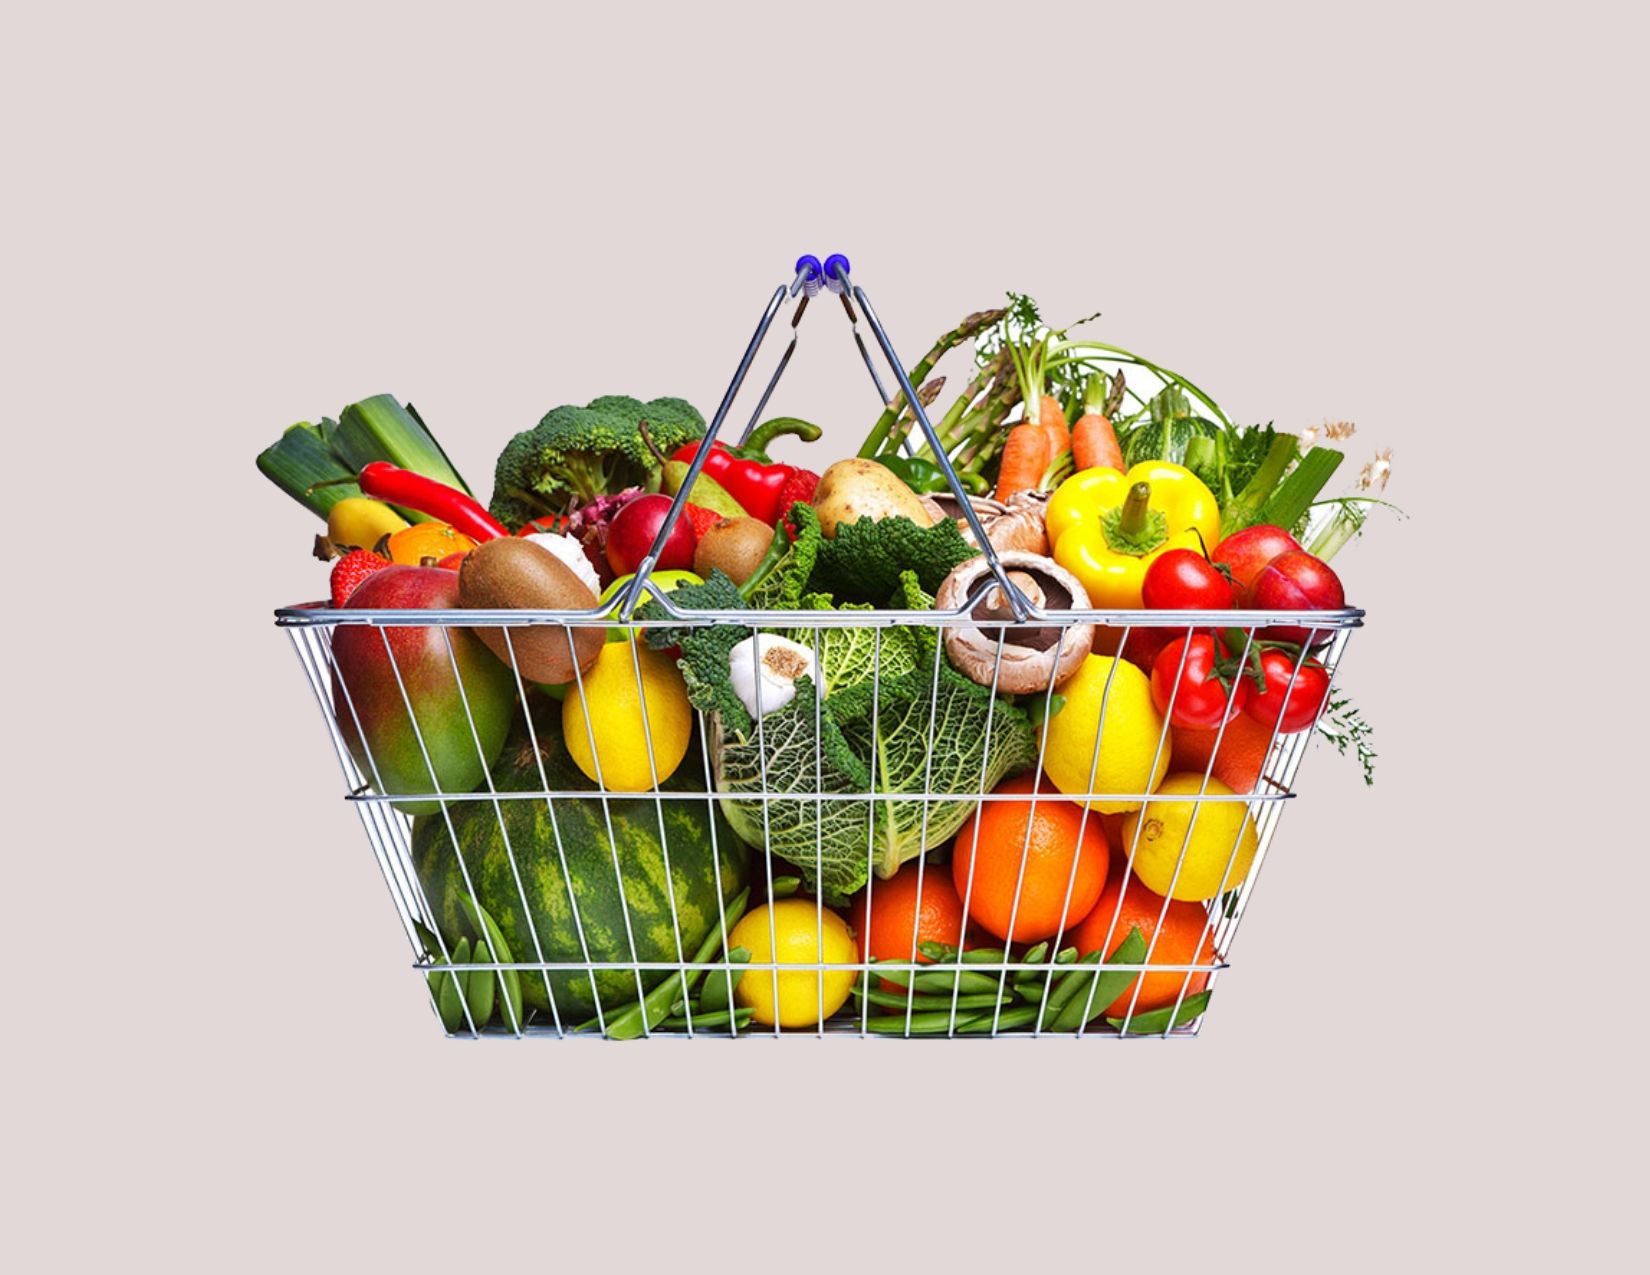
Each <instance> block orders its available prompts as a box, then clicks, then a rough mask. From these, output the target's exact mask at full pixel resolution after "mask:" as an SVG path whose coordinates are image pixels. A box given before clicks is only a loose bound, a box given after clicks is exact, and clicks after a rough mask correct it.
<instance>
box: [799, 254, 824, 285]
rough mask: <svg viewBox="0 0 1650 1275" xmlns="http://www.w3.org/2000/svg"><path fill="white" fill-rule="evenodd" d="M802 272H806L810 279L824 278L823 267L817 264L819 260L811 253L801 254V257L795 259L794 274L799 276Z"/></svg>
mask: <svg viewBox="0 0 1650 1275" xmlns="http://www.w3.org/2000/svg"><path fill="white" fill-rule="evenodd" d="M803 270H806V271H807V272H808V275H807V277H808V278H810V279H823V278H824V277H825V267H824V266H822V265H820V264H819V258H818V257H816V256H814V255H813V254H812V253H803V254H802V256H800V257H798V258H797V259H796V272H797V273H798V274H801V273H802V272H803Z"/></svg>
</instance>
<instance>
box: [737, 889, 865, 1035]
mask: <svg viewBox="0 0 1650 1275" xmlns="http://www.w3.org/2000/svg"><path fill="white" fill-rule="evenodd" d="M770 914H771V915H772V918H773V932H772V935H771V936H770V934H769V930H768V918H769V916H770ZM822 934H823V937H824V940H825V941H824V943H823V945H821V943H820V937H821V935H822ZM728 947H729V948H730V949H731V948H735V947H742V948H744V949H746V950H747V951H748V952H750V954H751V962H752V963H753V964H757V963H761V962H764V961H772V962H775V963H777V964H780V965H813V964H815V963H816V962H820V961H823V962H825V963H826V964H832V965H850V964H853V963H854V962H855V961H858V960H859V946H858V945H857V944H856V943H855V942H854V936H853V934H852V933H850V932H849V930H848V923H847V922H846V921H844V920H843V919H842V918H841V917H840V916H838V915H837V914H836V913H835V912H833V911H831V910H830V909H829V908H827V907H824V906H822V905H818V904H816V903H814V901H813V900H812V899H780V900H778V901H777V902H775V903H770V904H768V905H767V906H766V907H760V908H756V909H754V910H753V911H750V912H747V913H746V914H745V915H744V916H743V917H741V918H740V920H739V924H738V925H736V926H734V927H733V933H731V934H730V935H728ZM856 977H857V975H856V974H855V973H854V971H853V970H825V971H823V973H822V972H821V971H818V970H813V969H808V970H795V971H791V972H788V973H781V974H779V975H778V976H777V978H778V983H779V999H778V1003H777V1005H776V1004H775V1001H774V981H775V975H774V973H773V972H772V971H771V970H754V969H753V970H746V971H745V975H744V977H743V978H741V979H740V980H739V986H738V987H736V988H735V989H734V992H733V997H734V999H735V1000H736V1001H738V1002H739V1004H741V1005H748V1006H750V1008H751V1009H752V1010H754V1011H755V1012H754V1013H753V1014H752V1015H751V1019H752V1021H753V1022H757V1023H761V1024H762V1025H763V1026H764V1027H772V1026H773V1025H774V1024H775V1022H777V1023H778V1024H779V1026H781V1027H812V1026H814V1024H816V1023H820V1022H823V1021H824V1020H825V1019H827V1018H829V1017H830V1016H831V1015H832V1014H834V1013H836V1012H837V1010H839V1009H841V1008H842V1005H843V1002H844V1001H846V1000H847V999H848V992H849V990H850V989H851V988H852V987H853V985H854V979H855V978H856ZM822 979H823V982H821V980H822ZM821 995H823V997H824V1000H823V1003H821V999H820V998H821Z"/></svg>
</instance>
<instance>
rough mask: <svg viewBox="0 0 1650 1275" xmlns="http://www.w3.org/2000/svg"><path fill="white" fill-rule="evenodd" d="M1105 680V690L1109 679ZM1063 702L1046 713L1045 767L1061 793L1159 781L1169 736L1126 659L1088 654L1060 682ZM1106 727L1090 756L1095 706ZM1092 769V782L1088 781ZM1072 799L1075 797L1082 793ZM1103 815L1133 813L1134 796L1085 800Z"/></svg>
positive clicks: (1135, 788) (1126, 788) (1125, 788)
mask: <svg viewBox="0 0 1650 1275" xmlns="http://www.w3.org/2000/svg"><path fill="white" fill-rule="evenodd" d="M1108 682H1109V683H1110V689H1108V688H1107V683H1108ZM1060 694H1061V695H1063V696H1065V699H1066V704H1065V707H1064V708H1062V709H1061V710H1060V711H1059V712H1058V713H1056V714H1055V715H1054V716H1053V717H1051V718H1049V720H1048V724H1047V725H1046V726H1045V727H1044V729H1045V730H1046V731H1047V732H1048V741H1047V751H1046V752H1045V753H1044V756H1043V769H1044V770H1046V771H1047V772H1048V777H1049V778H1050V779H1052V780H1053V781H1054V786H1055V787H1056V788H1058V789H1059V790H1060V791H1061V792H1063V793H1068V794H1069V793H1084V792H1110V793H1140V794H1141V795H1142V796H1144V795H1145V794H1146V793H1149V792H1151V791H1152V789H1153V788H1155V787H1156V786H1157V782H1158V780H1160V779H1162V778H1163V776H1164V774H1165V773H1166V772H1167V771H1168V769H1169V752H1170V743H1171V741H1170V738H1169V735H1168V733H1167V731H1168V728H1167V727H1166V726H1165V725H1164V722H1163V716H1162V714H1160V713H1159V712H1158V711H1157V705H1155V704H1153V703H1152V684H1151V679H1150V678H1148V677H1147V676H1146V675H1145V674H1144V673H1142V672H1141V671H1140V670H1139V669H1137V668H1136V667H1135V666H1134V665H1132V664H1130V663H1129V662H1128V661H1127V660H1117V659H1113V658H1112V657H1111V656H1109V655H1091V656H1089V657H1088V658H1087V659H1085V660H1084V661H1083V664H1082V667H1081V668H1079V669H1078V670H1077V672H1076V674H1075V675H1074V676H1073V677H1072V678H1071V680H1070V681H1068V682H1067V683H1066V684H1065V685H1064V686H1062V687H1061V688H1060ZM1102 704H1104V705H1105V710H1106V732H1105V738H1103V739H1102V740H1101V741H1100V755H1099V758H1098V760H1096V758H1095V751H1094V741H1095V736H1096V735H1098V734H1099V732H1100V708H1101V705H1102ZM1091 767H1093V775H1094V782H1093V783H1090V782H1089V774H1090V768H1091ZM1078 800H1081V799H1080V798H1079V799H1078ZM1084 804H1086V805H1088V806H1089V807H1091V808H1092V809H1095V810H1098V811H1101V812H1102V813H1105V814H1116V813H1117V812H1118V811H1122V810H1139V809H1140V805H1141V803H1140V802H1139V801H1127V800H1107V799H1105V798H1098V797H1097V798H1095V799H1094V800H1093V801H1089V802H1086V803H1084Z"/></svg>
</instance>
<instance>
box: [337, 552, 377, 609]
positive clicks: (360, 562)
mask: <svg viewBox="0 0 1650 1275" xmlns="http://www.w3.org/2000/svg"><path fill="white" fill-rule="evenodd" d="M389 565H390V564H389V561H388V559H385V558H380V557H379V556H378V555H377V554H376V553H374V552H373V551H372V550H370V549H351V550H350V551H349V552H348V553H346V554H345V555H344V556H343V557H342V558H340V559H338V561H337V562H335V563H333V564H332V605H333V606H335V607H341V606H343V605H344V603H346V602H348V601H349V595H350V594H352V593H354V592H355V586H356V585H358V584H360V583H361V581H363V580H365V579H366V578H367V577H368V576H370V575H371V574H372V573H373V572H374V571H381V570H383V569H384V568H385V567H387V566H389Z"/></svg>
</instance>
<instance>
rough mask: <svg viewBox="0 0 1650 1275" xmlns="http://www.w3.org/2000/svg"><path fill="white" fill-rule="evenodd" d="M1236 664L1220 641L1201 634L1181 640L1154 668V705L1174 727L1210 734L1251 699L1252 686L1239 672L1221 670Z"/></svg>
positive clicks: (1170, 645) (1166, 650)
mask: <svg viewBox="0 0 1650 1275" xmlns="http://www.w3.org/2000/svg"><path fill="white" fill-rule="evenodd" d="M1223 662H1225V663H1234V661H1231V660H1230V659H1229V657H1228V656H1227V654H1226V652H1225V651H1224V650H1223V649H1222V648H1221V646H1220V644H1219V643H1218V642H1216V640H1215V639H1214V638H1212V637H1210V636H1208V635H1207V634H1204V633H1199V634H1196V635H1194V636H1193V637H1191V638H1180V639H1179V640H1178V641H1175V642H1171V643H1170V644H1169V645H1168V646H1166V647H1164V648H1163V651H1162V653H1161V654H1160V655H1159V656H1158V657H1157V659H1156V661H1155V662H1154V663H1153V664H1152V702H1153V703H1154V704H1156V705H1157V711H1158V712H1160V713H1165V714H1167V715H1168V718H1169V722H1170V724H1171V725H1173V726H1178V727H1188V728H1190V729H1192V730H1210V729H1212V728H1214V727H1216V726H1219V725H1220V724H1221V723H1222V722H1224V721H1226V720H1227V719H1229V718H1231V717H1234V716H1236V715H1237V713H1238V711H1239V710H1240V709H1242V708H1243V705H1244V701H1246V700H1247V699H1248V698H1249V692H1250V690H1251V689H1252V688H1251V686H1250V684H1249V683H1248V682H1247V681H1245V680H1244V679H1243V678H1242V677H1240V676H1239V675H1238V672H1239V671H1238V670H1237V669H1235V668H1227V669H1221V672H1224V674H1225V677H1226V683H1225V685H1222V683H1221V678H1220V675H1219V673H1217V668H1218V667H1219V666H1220V665H1221V664H1222V663H1223Z"/></svg>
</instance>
